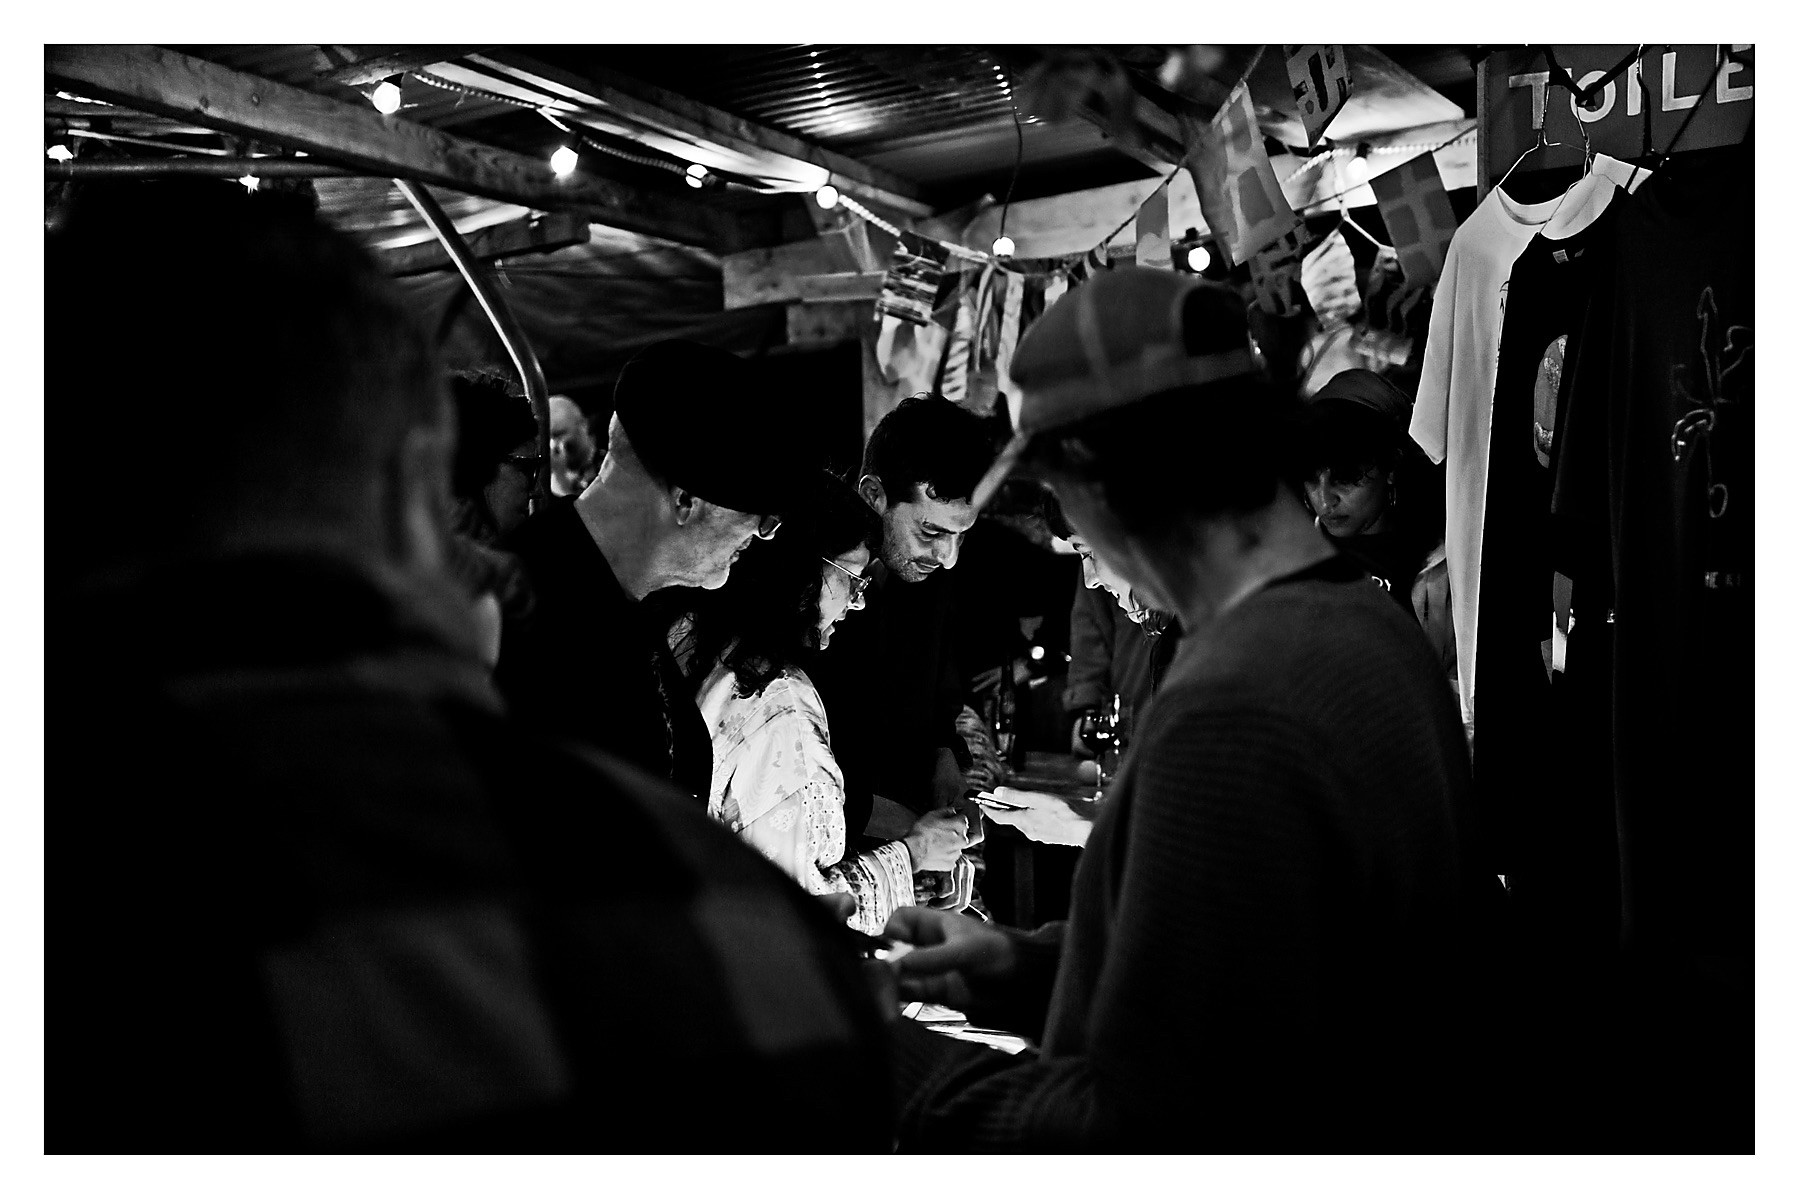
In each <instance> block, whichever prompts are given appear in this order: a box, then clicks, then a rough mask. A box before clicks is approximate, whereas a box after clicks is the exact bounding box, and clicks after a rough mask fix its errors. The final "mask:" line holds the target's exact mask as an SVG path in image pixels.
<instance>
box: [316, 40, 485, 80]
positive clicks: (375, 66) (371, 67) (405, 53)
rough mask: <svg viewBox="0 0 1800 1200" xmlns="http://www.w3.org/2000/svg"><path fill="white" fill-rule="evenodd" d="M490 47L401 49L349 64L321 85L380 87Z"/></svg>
mask: <svg viewBox="0 0 1800 1200" xmlns="http://www.w3.org/2000/svg"><path fill="white" fill-rule="evenodd" d="M491 48H492V47H490V46H399V47H396V48H395V49H393V50H391V51H389V52H387V53H385V54H376V55H372V56H370V57H368V58H362V59H358V60H357V61H355V62H352V63H346V64H344V65H343V66H341V67H336V68H334V69H332V70H330V71H322V72H320V73H319V75H318V79H319V80H320V81H321V82H328V83H340V84H343V85H344V86H345V87H362V86H363V85H365V84H370V83H377V82H379V81H381V80H383V79H386V78H388V77H389V76H390V75H403V74H405V73H406V72H408V71H416V70H419V69H421V68H423V67H429V66H432V65H433V64H435V63H441V62H449V61H450V60H451V59H456V58H462V57H463V56H464V55H466V54H472V53H474V52H476V51H479V50H488V49H491Z"/></svg>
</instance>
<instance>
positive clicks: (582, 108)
mask: <svg viewBox="0 0 1800 1200" xmlns="http://www.w3.org/2000/svg"><path fill="white" fill-rule="evenodd" d="M469 61H470V62H471V63H472V64H474V65H477V66H480V67H483V68H485V69H487V70H489V71H495V72H498V73H501V74H504V75H508V76H511V77H513V78H515V79H517V80H519V81H520V82H522V83H525V84H528V85H529V86H530V87H532V88H534V89H537V90H538V91H540V92H548V93H549V94H551V95H554V96H557V97H560V98H561V99H562V100H563V102H564V103H565V104H566V105H569V106H571V108H570V115H571V116H574V117H577V118H579V119H583V120H587V119H590V118H591V119H595V120H600V121H604V120H606V119H607V113H608V111H610V112H611V113H612V114H613V117H612V121H613V125H614V131H615V132H623V133H626V134H627V135H628V136H637V137H639V138H640V139H642V140H644V141H646V142H647V143H648V144H650V145H654V146H656V147H657V148H658V149H661V150H665V151H667V152H670V153H676V154H683V153H685V154H687V155H688V156H689V157H692V158H693V159H694V161H696V162H700V163H702V164H704V165H706V166H710V167H713V168H714V169H715V170H738V171H744V172H746V173H750V174H755V173H757V172H758V168H759V167H760V170H761V171H762V172H765V173H767V172H773V173H774V174H776V175H779V176H781V177H784V178H791V179H794V180H796V181H799V182H805V183H810V184H811V185H812V186H813V187H816V186H817V185H818V184H820V183H823V182H825V178H826V176H827V175H829V176H831V177H833V178H834V179H836V180H837V181H838V182H839V183H840V186H842V185H844V184H846V183H847V184H848V185H849V190H850V191H851V192H853V193H855V194H856V196H857V197H858V198H859V199H861V200H863V201H865V202H867V203H872V204H877V205H884V206H886V207H888V208H890V209H892V210H894V211H895V212H897V213H900V214H903V215H905V216H909V217H923V216H929V215H930V214H931V212H932V206H931V205H930V204H928V203H927V202H926V200H925V198H924V194H923V192H922V191H921V190H920V189H919V186H918V185H917V184H916V183H914V182H912V181H911V180H909V179H906V178H904V177H902V176H900V175H896V174H894V173H893V172H892V171H885V170H882V169H881V168H879V167H873V166H870V165H869V164H867V163H863V162H858V161H857V160H856V159H853V158H850V157H848V156H846V155H843V154H839V153H837V152H835V151H832V150H827V149H826V148H825V147H823V146H820V145H817V144H816V143H813V142H809V141H807V140H806V139H804V138H799V137H795V136H794V135H793V134H789V133H783V132H782V131H780V130H778V129H771V128H769V127H768V126H765V125H758V124H756V123H755V122H753V121H747V120H745V119H743V118H742V117H738V116H734V115H732V114H731V113H728V112H724V111H722V110H720V109H717V108H713V107H711V106H710V105H707V104H702V103H700V102H699V101H697V100H690V99H688V98H687V97H686V96H682V95H678V94H677V93H675V92H671V91H668V90H666V89H663V88H659V87H656V86H654V85H652V84H648V83H643V82H641V81H639V80H636V79H632V78H630V77H628V76H625V75H620V74H616V73H614V72H610V71H608V72H600V71H589V72H588V74H587V77H585V78H584V77H582V76H578V75H574V74H572V73H570V72H567V71H562V70H560V69H558V68H556V67H552V66H549V65H547V64H544V63H540V62H538V61H536V60H534V59H531V58H528V57H526V56H525V55H523V54H519V53H517V52H515V51H512V50H504V49H503V50H495V51H493V52H491V53H484V54H475V55H470V56H469ZM620 117H623V118H626V119H627V120H626V122H625V124H624V127H623V128H622V129H621V128H619V122H618V118H620ZM646 130H647V131H648V136H646V132H645V131H646ZM696 151H699V152H702V153H700V154H696V153H695V152H696ZM705 152H711V153H713V154H715V155H722V156H724V157H722V158H720V159H718V160H716V161H712V162H709V161H707V158H706V157H704V153H705ZM734 162H736V163H737V164H738V165H735V166H734V165H733V163H734ZM814 181H816V182H814Z"/></svg>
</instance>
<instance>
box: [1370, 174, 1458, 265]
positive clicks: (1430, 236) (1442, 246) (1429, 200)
mask: <svg viewBox="0 0 1800 1200" xmlns="http://www.w3.org/2000/svg"><path fill="white" fill-rule="evenodd" d="M1369 186H1370V187H1372V188H1374V189H1375V200H1376V202H1377V203H1378V204H1380V206H1381V219H1382V221H1383V222H1385V223H1386V224H1387V228H1388V237H1389V238H1390V239H1392V241H1393V243H1394V250H1395V251H1396V252H1397V253H1398V254H1399V256H1400V270H1401V271H1402V272H1403V273H1404V274H1405V275H1406V282H1407V283H1408V284H1410V285H1411V286H1413V287H1430V286H1431V285H1432V284H1435V283H1436V282H1437V280H1438V276H1439V275H1442V274H1443V272H1444V256H1445V255H1446V254H1448V253H1449V250H1450V239H1451V237H1453V236H1454V235H1455V233H1456V213H1455V212H1454V211H1453V210H1452V209H1451V207H1450V196H1449V194H1448V193H1447V192H1445V191H1444V180H1443V177H1442V176H1441V175H1439V174H1438V169H1437V160H1436V159H1435V158H1434V157H1433V156H1432V155H1431V154H1429V153H1426V154H1420V155H1418V156H1417V157H1414V158H1409V159H1407V160H1406V161H1405V162H1403V163H1401V164H1400V165H1399V166H1398V167H1395V168H1394V169H1393V170H1391V171H1384V172H1382V173H1381V174H1380V175H1377V176H1376V177H1375V178H1374V179H1372V180H1370V181H1369Z"/></svg>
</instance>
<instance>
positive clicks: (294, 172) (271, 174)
mask: <svg viewBox="0 0 1800 1200" xmlns="http://www.w3.org/2000/svg"><path fill="white" fill-rule="evenodd" d="M367 174H369V172H367V171H349V170H345V169H344V168H343V167H329V166H326V165H325V164H324V163H315V162H301V161H297V160H295V159H291V158H164V159H150V158H140V159H131V160H124V159H121V160H117V161H112V162H60V163H59V162H46V163H45V164H44V175H45V177H46V178H48V179H156V178H159V177H171V176H195V175H198V176H202V177H206V178H216V179H238V178H241V177H242V176H245V175H256V176H258V177H260V178H263V179H338V178H343V177H345V176H351V175H367Z"/></svg>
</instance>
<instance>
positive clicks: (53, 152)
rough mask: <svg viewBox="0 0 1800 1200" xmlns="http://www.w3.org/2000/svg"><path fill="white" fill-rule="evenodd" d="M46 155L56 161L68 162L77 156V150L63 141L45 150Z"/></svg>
mask: <svg viewBox="0 0 1800 1200" xmlns="http://www.w3.org/2000/svg"><path fill="white" fill-rule="evenodd" d="M44 157H45V158H48V159H51V160H52V161H55V162H68V161H69V160H70V159H71V158H74V157H75V152H74V151H73V150H71V149H69V148H68V147H67V146H65V145H63V144H62V143H61V142H58V143H56V145H54V146H52V147H50V148H49V149H48V150H46V151H44Z"/></svg>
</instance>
